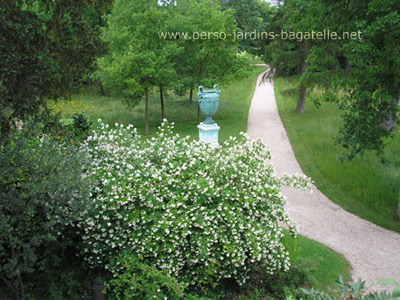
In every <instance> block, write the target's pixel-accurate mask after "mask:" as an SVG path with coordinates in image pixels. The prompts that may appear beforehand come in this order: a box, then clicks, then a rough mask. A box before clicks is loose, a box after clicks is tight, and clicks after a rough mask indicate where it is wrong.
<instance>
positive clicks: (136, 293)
mask: <svg viewBox="0 0 400 300" xmlns="http://www.w3.org/2000/svg"><path fill="white" fill-rule="evenodd" d="M120 262H121V263H122V267H123V271H122V272H118V273H116V274H115V277H114V279H112V280H111V281H109V283H108V285H107V291H108V292H107V294H108V298H109V299H110V300H130V299H132V300H133V299H162V300H164V299H170V300H178V299H182V300H183V299H184V300H190V299H193V300H194V299H201V297H195V296H188V295H185V293H184V289H185V286H184V285H182V284H181V283H179V282H178V281H177V280H176V279H175V278H173V277H170V276H169V275H168V273H167V272H166V271H160V270H157V269H156V268H155V267H153V266H150V265H148V264H146V263H144V262H142V261H140V260H139V259H138V258H136V257H134V256H126V257H125V258H124V259H122V260H120Z"/></svg>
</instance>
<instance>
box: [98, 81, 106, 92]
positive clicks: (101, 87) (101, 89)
mask: <svg viewBox="0 0 400 300" xmlns="http://www.w3.org/2000/svg"><path fill="white" fill-rule="evenodd" d="M99 84H100V94H101V95H102V96H105V95H106V93H105V92H104V86H103V83H102V82H101V81H100V82H99Z"/></svg>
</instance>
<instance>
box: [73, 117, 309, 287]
mask: <svg viewBox="0 0 400 300" xmlns="http://www.w3.org/2000/svg"><path fill="white" fill-rule="evenodd" d="M101 127H102V129H101V130H100V131H99V132H94V133H93V135H92V136H91V137H90V138H89V141H88V144H87V145H86V146H85V147H83V148H84V149H85V151H88V152H89V153H90V155H91V156H92V157H93V166H92V170H91V172H93V174H95V175H96V176H97V178H98V182H99V184H98V186H97V187H96V188H95V190H94V191H93V195H92V196H93V209H92V211H90V212H89V213H88V214H87V215H86V216H85V218H83V221H82V224H80V227H81V230H82V231H83V238H84V242H85V245H86V248H85V249H84V252H85V253H86V256H87V258H88V260H89V261H90V262H91V263H92V264H93V265H96V264H100V265H103V266H104V265H106V266H107V268H109V269H110V270H111V271H115V270H117V269H118V266H117V265H116V264H115V263H114V261H116V258H118V257H121V256H123V255H125V254H127V253H130V254H134V255H136V256H138V257H140V258H143V259H146V261H148V262H150V263H152V264H153V265H155V266H157V267H158V268H160V269H166V270H168V272H169V273H170V274H171V275H173V276H176V277H178V278H179V280H180V281H182V282H185V283H187V284H202V283H209V282H216V281H219V280H220V279H223V278H234V279H235V280H236V281H237V282H238V283H239V284H243V283H244V282H245V281H246V278H247V276H248V273H249V271H251V270H254V269H255V268H257V267H259V266H260V265H262V266H263V267H264V268H265V269H266V270H267V271H268V272H270V273H271V274H272V273H273V272H275V271H277V270H280V269H284V270H287V269H288V268H289V266H290V263H289V258H288V254H289V253H288V252H287V251H286V250H285V248H284V246H283V244H282V242H281V240H282V237H283V233H282V227H281V226H282V225H284V224H286V225H287V226H288V227H289V228H290V230H291V232H292V233H293V234H295V233H296V227H295V225H294V224H293V222H292V221H291V219H290V218H289V216H288V214H287V213H286V212H285V209H284V204H285V200H284V198H283V196H282V194H281V188H282V187H283V186H285V185H292V186H297V187H303V188H309V185H310V180H309V179H308V178H306V177H303V176H295V177H289V176H285V177H284V178H282V179H280V178H278V177H277V176H276V175H275V170H274V169H273V167H272V166H271V165H270V163H269V162H268V159H269V158H270V156H269V152H268V151H267V150H266V148H265V146H264V145H263V144H262V143H261V142H260V141H254V140H250V139H249V138H248V137H247V136H246V135H245V134H241V135H240V137H239V138H231V139H230V140H229V141H227V142H225V143H224V145H223V147H221V148H219V149H211V148H210V147H208V146H207V145H204V144H202V143H200V142H192V141H190V140H189V138H188V137H186V138H182V137H180V136H179V135H175V136H173V135H172V133H171V132H172V125H171V124H170V123H167V122H164V123H163V124H162V126H161V127H160V130H159V133H158V134H157V136H156V137H154V138H152V139H151V140H147V141H143V140H142V139H141V137H140V136H139V135H138V134H137V132H136V130H135V129H133V128H132V126H128V127H127V128H124V127H123V126H122V125H120V126H116V129H112V130H110V129H108V128H106V126H104V125H103V124H101Z"/></svg>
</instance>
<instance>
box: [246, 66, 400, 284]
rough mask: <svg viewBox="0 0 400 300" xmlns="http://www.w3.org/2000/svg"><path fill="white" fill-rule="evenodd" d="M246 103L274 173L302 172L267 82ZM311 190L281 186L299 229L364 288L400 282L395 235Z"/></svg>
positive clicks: (399, 245)
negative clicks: (340, 260) (338, 257)
mask: <svg viewBox="0 0 400 300" xmlns="http://www.w3.org/2000/svg"><path fill="white" fill-rule="evenodd" d="M262 75H263V73H262V74H260V76H259V77H258V83H257V88H256V91H255V93H254V96H253V100H252V103H251V107H250V113H249V121H248V135H249V136H250V137H253V138H261V139H262V141H263V142H264V143H265V144H266V145H267V147H268V148H270V150H271V154H272V162H273V164H274V166H275V168H276V170H277V172H278V174H280V175H282V174H283V172H286V173H288V174H294V173H303V172H302V170H301V168H300V166H299V164H298V162H297V160H296V157H295V155H294V153H293V149H292V146H291V145H290V142H289V139H288V136H287V134H286V131H285V128H284V127H283V124H282V121H281V118H280V116H279V113H278V109H277V106H276V102H275V94H274V87H273V82H264V83H262V82H261V78H262ZM312 189H313V193H309V192H304V191H299V190H294V189H289V188H288V189H285V190H284V195H285V196H286V197H287V200H288V202H289V204H288V206H287V208H288V211H289V213H290V215H291V217H292V218H293V219H294V220H295V221H296V222H297V224H298V226H299V233H300V234H302V235H304V236H306V237H308V238H311V239H314V240H316V241H318V242H320V243H322V244H325V245H327V246H328V247H330V248H332V249H333V250H335V251H337V252H339V253H341V254H343V256H344V257H345V258H346V259H347V260H348V261H349V262H350V264H351V266H352V270H351V274H352V277H353V279H354V280H358V279H359V278H361V279H362V280H365V281H366V287H367V288H368V290H369V291H373V290H382V289H383V288H384V287H383V286H380V285H377V282H378V281H379V280H381V279H383V278H390V279H395V280H397V281H399V282H400V234H398V233H395V232H392V231H389V230H386V229H383V228H381V227H378V226H377V225H375V224H372V223H370V222H368V221H366V220H363V219H361V218H359V217H357V216H355V215H353V214H351V213H348V212H347V211H345V210H344V209H342V208H341V207H340V206H338V205H336V204H335V203H333V202H332V201H331V200H329V199H328V198H327V197H326V196H325V195H324V194H322V193H321V192H320V191H319V190H318V189H317V187H315V186H314V185H313V187H312Z"/></svg>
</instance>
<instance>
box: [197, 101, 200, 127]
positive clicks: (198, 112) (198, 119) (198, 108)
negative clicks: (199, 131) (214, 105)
mask: <svg viewBox="0 0 400 300" xmlns="http://www.w3.org/2000/svg"><path fill="white" fill-rule="evenodd" d="M199 124H200V103H197V125H199Z"/></svg>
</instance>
